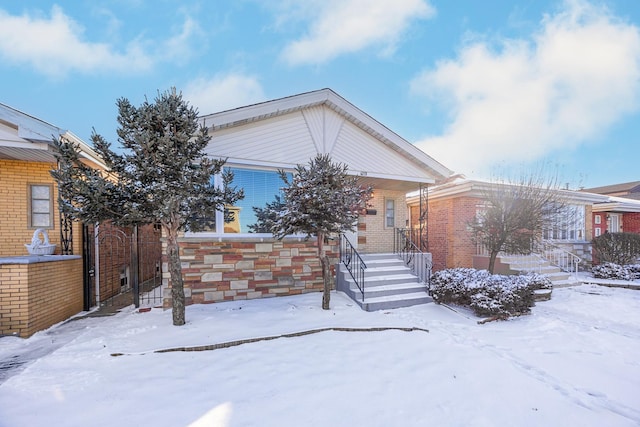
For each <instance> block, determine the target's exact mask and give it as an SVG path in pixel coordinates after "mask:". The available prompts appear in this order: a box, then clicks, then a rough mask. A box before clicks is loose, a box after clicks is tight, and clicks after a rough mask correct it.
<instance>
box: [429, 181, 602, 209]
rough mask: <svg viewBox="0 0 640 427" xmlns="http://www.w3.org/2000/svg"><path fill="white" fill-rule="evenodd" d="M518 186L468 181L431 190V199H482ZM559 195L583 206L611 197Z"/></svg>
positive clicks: (580, 193) (563, 192)
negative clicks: (501, 189) (462, 196)
mask: <svg viewBox="0 0 640 427" xmlns="http://www.w3.org/2000/svg"><path fill="white" fill-rule="evenodd" d="M516 185H517V184H507V183H505V184H501V183H491V182H485V181H474V180H467V181H464V182H461V183H455V184H450V185H447V184H445V185H443V186H439V187H435V188H433V189H431V190H430V192H429V198H430V199H439V198H448V197H454V196H460V195H462V194H465V195H467V196H469V197H482V196H483V195H484V194H485V193H486V192H488V191H492V190H494V189H495V188H496V187H500V186H516ZM557 191H558V194H559V195H561V196H562V197H563V198H565V199H566V200H567V201H569V202H573V203H582V204H593V203H602V202H606V201H608V200H609V199H610V198H609V196H603V195H601V194H593V193H586V192H583V191H573V190H557Z"/></svg>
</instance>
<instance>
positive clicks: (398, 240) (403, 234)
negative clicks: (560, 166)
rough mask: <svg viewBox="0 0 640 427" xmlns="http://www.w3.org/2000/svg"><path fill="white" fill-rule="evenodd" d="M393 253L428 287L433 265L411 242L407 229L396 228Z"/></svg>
mask: <svg viewBox="0 0 640 427" xmlns="http://www.w3.org/2000/svg"><path fill="white" fill-rule="evenodd" d="M393 252H394V253H395V254H397V255H399V256H400V258H402V260H403V261H404V263H405V265H407V266H408V267H409V268H411V271H412V272H413V274H415V275H416V276H418V278H419V279H420V281H421V282H422V283H424V284H426V285H429V281H430V279H431V269H432V267H433V263H432V262H431V259H430V257H429V256H428V254H425V253H424V252H422V251H421V250H420V248H418V246H417V245H416V244H415V243H414V242H413V240H412V239H411V236H410V233H409V230H408V229H406V228H396V233H395V237H394V240H393Z"/></svg>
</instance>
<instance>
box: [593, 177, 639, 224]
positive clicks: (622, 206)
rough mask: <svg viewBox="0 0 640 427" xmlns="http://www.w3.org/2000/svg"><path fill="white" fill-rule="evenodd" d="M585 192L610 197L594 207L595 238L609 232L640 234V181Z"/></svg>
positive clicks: (594, 188) (595, 188)
mask: <svg viewBox="0 0 640 427" xmlns="http://www.w3.org/2000/svg"><path fill="white" fill-rule="evenodd" d="M583 191H586V192H589V193H596V194H602V195H606V196H609V197H610V198H609V200H608V201H606V202H603V203H599V204H597V205H594V207H593V218H592V222H593V231H594V236H599V235H600V234H603V233H606V232H609V233H616V232H621V231H625V232H629V233H640V209H639V208H638V204H640V181H632V182H625V183H621V184H613V185H605V186H602V187H593V188H587V189H584V190H583Z"/></svg>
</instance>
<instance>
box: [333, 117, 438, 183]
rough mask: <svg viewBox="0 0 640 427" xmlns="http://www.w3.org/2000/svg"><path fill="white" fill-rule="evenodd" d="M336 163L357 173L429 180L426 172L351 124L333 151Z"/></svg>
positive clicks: (345, 129)
mask: <svg viewBox="0 0 640 427" xmlns="http://www.w3.org/2000/svg"><path fill="white" fill-rule="evenodd" d="M331 156H332V158H333V159H334V160H335V161H339V162H343V163H347V164H348V165H349V168H350V169H352V170H354V171H366V172H368V173H379V174H385V175H394V176H402V177H429V176H428V175H427V173H426V172H425V170H424V169H421V168H420V167H418V165H415V164H412V163H409V162H407V159H406V157H403V156H402V155H400V154H399V153H398V152H396V151H394V150H392V149H391V148H390V147H388V146H387V145H385V144H384V143H382V142H380V141H379V140H377V139H374V138H373V137H371V135H369V134H367V133H366V132H364V131H363V130H361V129H360V128H358V127H356V126H355V125H353V124H351V123H345V125H344V126H343V127H342V130H341V132H340V134H339V135H338V140H337V142H336V144H335V146H334V148H333V150H332V151H331Z"/></svg>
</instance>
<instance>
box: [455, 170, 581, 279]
mask: <svg viewBox="0 0 640 427" xmlns="http://www.w3.org/2000/svg"><path fill="white" fill-rule="evenodd" d="M482 198H483V202H484V206H482V207H481V209H480V210H479V211H478V212H477V215H476V216H475V218H473V220H471V221H469V222H468V224H467V225H468V227H469V229H470V232H471V236H472V240H473V242H474V243H475V244H476V245H483V246H484V247H485V248H486V250H487V251H488V253H489V267H488V270H489V272H490V273H491V274H493V271H494V268H495V262H496V258H497V256H498V254H499V253H500V252H507V253H513V254H523V255H526V254H530V253H531V251H532V250H533V248H534V247H535V243H536V242H537V241H538V240H540V239H541V238H542V234H543V231H544V229H545V228H548V227H549V226H550V225H552V224H554V225H555V226H556V227H560V228H562V227H564V228H566V227H567V226H568V225H569V224H568V222H570V221H572V219H571V218H572V215H571V212H570V210H569V209H568V207H567V204H566V200H565V198H564V196H563V194H562V191H561V188H560V186H559V185H558V180H557V178H555V177H552V178H550V179H547V178H545V176H544V175H543V174H541V173H534V174H531V175H528V176H523V177H522V178H521V179H520V180H519V181H518V182H516V183H513V182H505V181H504V180H502V181H496V182H494V183H492V184H491V185H490V186H489V188H488V189H487V190H486V191H484V192H483V195H482Z"/></svg>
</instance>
